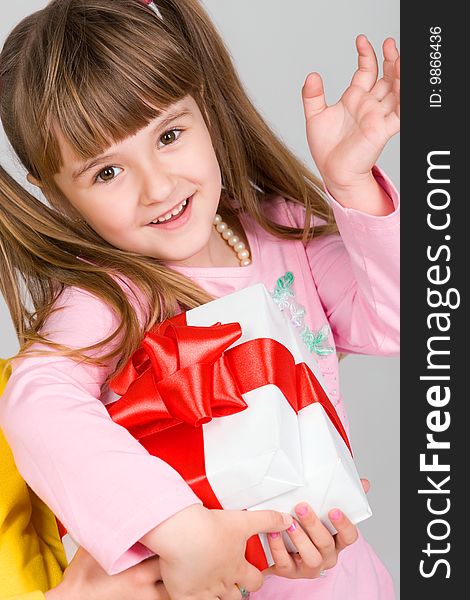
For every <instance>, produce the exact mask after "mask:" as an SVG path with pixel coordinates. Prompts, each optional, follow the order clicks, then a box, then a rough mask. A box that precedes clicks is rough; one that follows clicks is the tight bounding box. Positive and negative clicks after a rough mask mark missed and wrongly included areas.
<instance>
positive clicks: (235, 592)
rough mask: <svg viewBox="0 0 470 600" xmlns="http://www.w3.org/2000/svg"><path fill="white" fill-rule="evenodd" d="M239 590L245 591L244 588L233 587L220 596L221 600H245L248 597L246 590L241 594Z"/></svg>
mask: <svg viewBox="0 0 470 600" xmlns="http://www.w3.org/2000/svg"><path fill="white" fill-rule="evenodd" d="M240 588H241V589H242V590H246V588H244V587H243V586H242V585H240V587H238V585H234V586H233V588H231V589H230V590H227V591H226V592H225V593H224V594H223V595H222V596H220V599H221V600H242V598H247V597H248V595H247V594H248V593H249V592H248V590H246V592H245V591H244V592H243V593H242V592H241V591H240Z"/></svg>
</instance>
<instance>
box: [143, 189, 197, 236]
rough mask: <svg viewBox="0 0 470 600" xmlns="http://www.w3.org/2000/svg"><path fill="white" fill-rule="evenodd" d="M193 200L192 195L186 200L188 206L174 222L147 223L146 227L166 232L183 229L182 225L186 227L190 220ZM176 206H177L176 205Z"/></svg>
mask: <svg viewBox="0 0 470 600" xmlns="http://www.w3.org/2000/svg"><path fill="white" fill-rule="evenodd" d="M193 198H194V194H193V195H192V196H189V197H188V198H187V200H188V204H187V205H186V208H185V209H184V210H183V211H182V212H181V213H180V215H179V216H178V218H177V219H175V220H174V221H167V222H165V221H164V222H162V223H158V224H156V223H149V224H148V225H147V227H152V228H155V229H165V230H166V231H168V230H171V229H179V228H180V227H183V225H186V223H187V222H188V221H189V219H190V218H191V212H192V207H193ZM180 204H181V202H180ZM176 206H178V204H177V205H176ZM165 214H166V213H165ZM157 218H158V217H157Z"/></svg>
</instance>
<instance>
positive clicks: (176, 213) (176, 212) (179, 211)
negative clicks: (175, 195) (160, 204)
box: [149, 196, 192, 225]
mask: <svg viewBox="0 0 470 600" xmlns="http://www.w3.org/2000/svg"><path fill="white" fill-rule="evenodd" d="M191 199H192V196H190V197H189V198H186V200H183V202H182V203H181V204H179V205H178V206H175V208H174V209H173V210H172V211H170V212H168V213H166V214H165V215H162V216H161V217H158V219H155V221H151V222H150V223H149V225H164V224H166V223H171V222H172V221H176V220H177V219H179V218H180V217H181V215H183V214H184V213H185V212H186V209H187V208H188V205H189V202H190V201H191Z"/></svg>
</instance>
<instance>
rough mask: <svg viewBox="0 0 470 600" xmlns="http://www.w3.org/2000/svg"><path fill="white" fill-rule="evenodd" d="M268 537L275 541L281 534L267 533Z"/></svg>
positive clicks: (276, 532)
mask: <svg viewBox="0 0 470 600" xmlns="http://www.w3.org/2000/svg"><path fill="white" fill-rule="evenodd" d="M268 535H269V537H270V538H271V539H272V540H275V539H276V538H278V537H279V536H280V535H281V534H280V533H279V532H278V531H272V532H271V533H268Z"/></svg>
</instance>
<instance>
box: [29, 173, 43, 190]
mask: <svg viewBox="0 0 470 600" xmlns="http://www.w3.org/2000/svg"><path fill="white" fill-rule="evenodd" d="M26 179H27V180H28V181H29V183H31V184H32V185H35V186H36V187H38V188H42V183H41V182H40V181H38V180H37V179H36V177H33V175H31V173H28V174H27V175H26Z"/></svg>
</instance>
